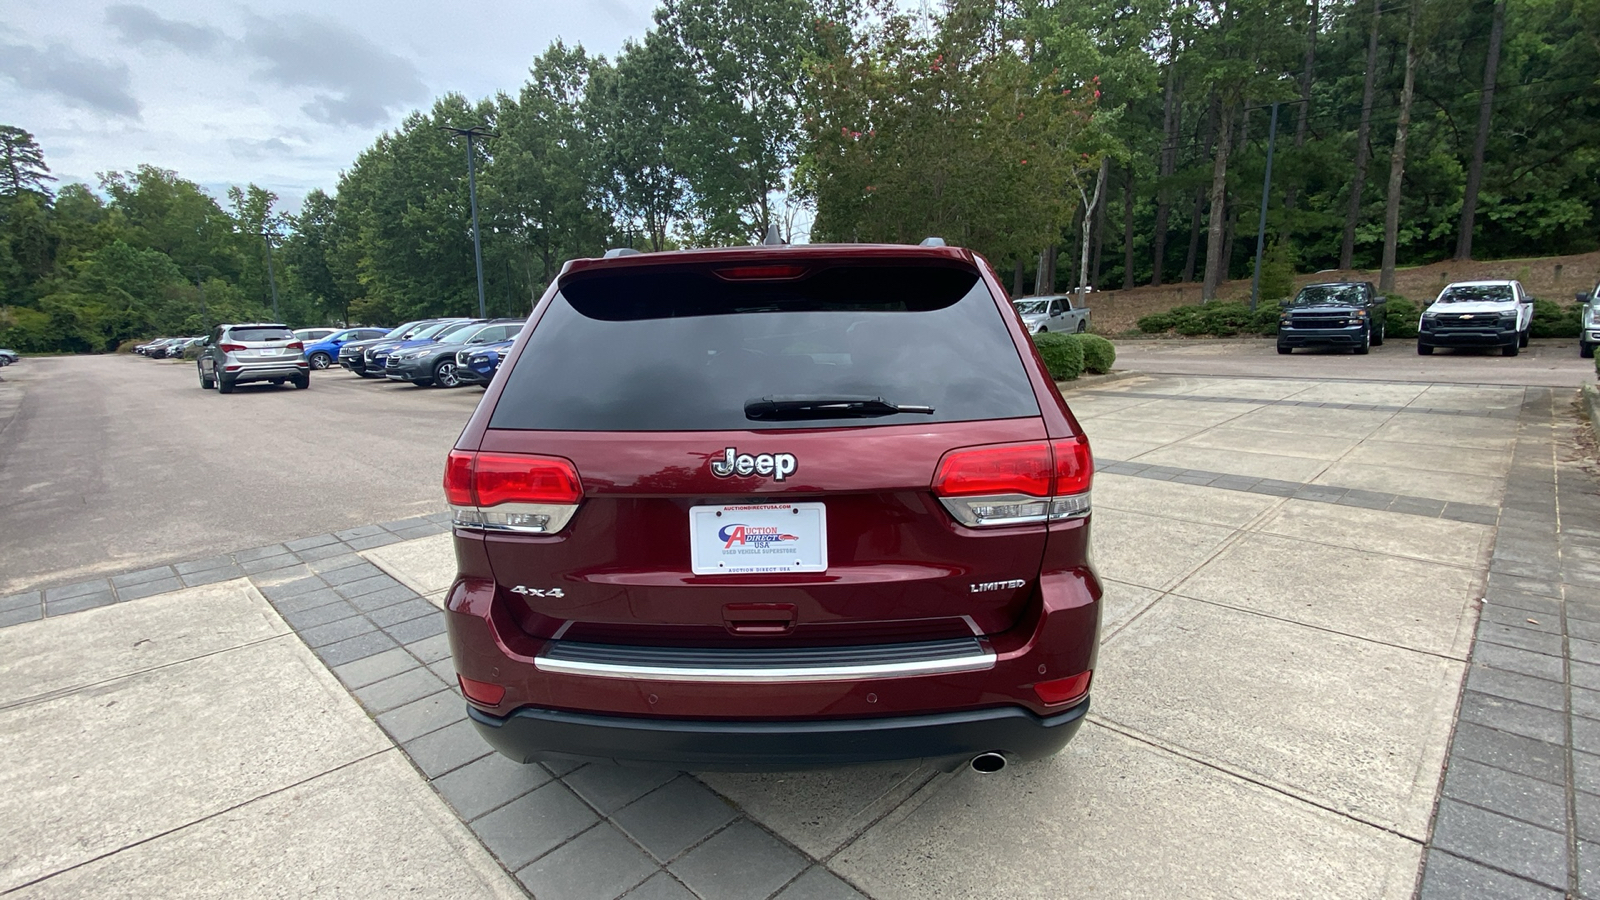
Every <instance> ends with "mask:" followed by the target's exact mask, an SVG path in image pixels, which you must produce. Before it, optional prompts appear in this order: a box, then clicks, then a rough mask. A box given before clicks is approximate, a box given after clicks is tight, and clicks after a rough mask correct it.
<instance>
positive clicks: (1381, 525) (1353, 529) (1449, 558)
mask: <svg viewBox="0 0 1600 900" xmlns="http://www.w3.org/2000/svg"><path fill="white" fill-rule="evenodd" d="M1259 530H1260V531H1263V532H1265V533H1267V534H1275V535H1278V536H1280V537H1287V538H1295V539H1297V540H1302V541H1315V542H1318V543H1323V544H1333V545H1335V546H1339V547H1347V548H1349V549H1351V550H1360V551H1370V552H1375V553H1387V554H1389V555H1392V556H1406V557H1412V558H1416V559H1424V560H1428V561H1431V562H1440V563H1446V564H1449V565H1453V566H1474V567H1475V566H1480V565H1482V564H1483V563H1484V562H1485V561H1486V560H1487V558H1488V555H1489V548H1490V546H1491V545H1492V544H1493V542H1494V529H1493V528H1488V527H1485V526H1482V525H1470V524H1467V523H1463V522H1447V521H1444V520H1423V521H1418V520H1417V518H1416V517H1415V516H1406V515H1403V514H1400V513H1394V512H1382V511H1378V510H1375V509H1366V508H1352V507H1348V506H1330V505H1328V504H1326V503H1308V502H1306V501H1304V500H1289V501H1288V502H1286V503H1284V504H1283V505H1282V506H1281V507H1279V508H1278V509H1277V510H1276V511H1275V512H1274V513H1273V514H1272V515H1271V517H1270V518H1268V519H1267V520H1266V521H1265V522H1263V523H1262V524H1261V525H1260V528H1259Z"/></svg>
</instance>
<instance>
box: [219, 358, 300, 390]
mask: <svg viewBox="0 0 1600 900" xmlns="http://www.w3.org/2000/svg"><path fill="white" fill-rule="evenodd" d="M310 374H311V364H310V363H308V362H306V361H305V360H304V359H299V360H285V361H283V362H270V363H256V364H252V365H243V366H239V367H238V368H234V367H233V366H224V367H223V370H222V377H223V378H226V379H228V380H229V381H231V382H233V383H234V384H244V383H245V382H249V381H268V380H270V379H273V378H284V379H288V378H299V377H300V376H302V375H310Z"/></svg>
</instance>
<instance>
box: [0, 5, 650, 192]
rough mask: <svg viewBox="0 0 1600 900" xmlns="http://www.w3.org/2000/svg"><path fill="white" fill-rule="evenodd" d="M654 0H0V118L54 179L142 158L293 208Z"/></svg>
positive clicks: (612, 29)
mask: <svg viewBox="0 0 1600 900" xmlns="http://www.w3.org/2000/svg"><path fill="white" fill-rule="evenodd" d="M654 5H655V0H525V2H521V3H518V2H514V0H454V2H433V3H425V2H418V0H334V2H331V3H329V2H306V0H279V2H273V3H266V2H263V0H243V2H226V0H224V2H221V3H209V2H203V0H145V2H127V3H90V2H81V0H51V2H40V0H0V124H5V125H15V126H18V127H20V128H23V129H26V130H27V131H30V132H32V133H33V135H34V137H35V139H37V140H38V142H39V145H40V147H41V148H42V149H43V151H44V157H45V162H46V164H48V165H49V166H50V169H51V171H52V173H53V174H55V175H56V177H57V178H59V179H60V180H61V182H60V183H61V184H66V183H68V182H73V181H82V182H86V183H88V184H90V185H94V184H95V183H96V178H95V176H96V173H99V172H106V171H126V170H129V169H133V168H135V167H136V166H139V165H141V164H145V163H148V164H151V165H155V166H159V167H161V168H164V169H172V170H175V171H176V172H177V173H178V174H179V175H180V176H181V177H183V178H187V179H189V180H191V181H195V182H198V183H199V184H201V185H202V186H203V187H205V188H206V189H207V190H208V191H209V192H210V193H212V194H213V195H214V196H216V197H218V198H219V199H221V198H222V197H223V196H224V195H225V192H226V191H227V188H228V186H230V185H241V186H242V185H245V184H248V183H251V182H253V183H255V184H258V185H261V186H262V187H264V188H267V189H268V190H271V191H274V192H276V193H277V194H278V195H279V198H280V200H281V202H280V205H279V208H280V209H282V210H285V211H294V210H296V209H298V207H299V204H300V200H301V199H302V198H303V197H304V196H305V194H306V192H307V191H309V190H311V189H312V188H319V187H320V188H322V189H324V190H326V191H328V192H329V193H332V192H333V189H334V188H335V187H336V186H337V183H338V178H339V172H340V171H341V170H342V169H344V168H346V167H347V166H349V164H350V163H351V162H352V161H353V160H354V159H355V157H356V155H357V154H358V153H360V152H361V150H363V149H364V148H366V147H367V146H368V145H370V144H371V143H372V141H373V140H374V139H375V138H376V137H377V136H378V135H379V134H381V133H382V132H383V131H385V130H387V129H390V128H393V127H394V126H395V125H397V124H398V123H399V122H400V120H401V119H402V118H404V117H405V115H406V114H407V113H408V112H410V111H411V110H414V109H419V108H426V107H427V106H428V105H430V104H431V103H432V102H433V99H434V98H436V97H438V96H440V95H442V94H445V93H449V92H451V91H455V92H458V93H461V94H464V95H466V96H467V97H468V98H469V99H473V100H477V99H480V98H482V97H487V96H491V95H493V94H494V93H496V92H497V91H502V90H503V91H507V92H511V93H515V92H516V91H517V90H518V89H519V88H520V86H521V85H522V83H523V82H524V81H525V80H526V78H527V73H528V67H529V65H530V64H531V63H532V61H533V59H534V57H536V56H538V55H539V54H540V53H542V52H543V51H544V50H545V48H546V47H548V46H549V45H550V43H551V42H552V41H554V40H556V39H558V38H559V39H561V40H564V41H566V42H567V43H568V44H582V45H583V46H584V47H586V48H588V49H589V50H590V51H591V52H594V53H601V54H605V55H606V56H608V57H614V56H615V54H616V53H617V51H618V50H619V49H621V47H622V45H623V42H624V41H625V40H626V39H628V38H630V37H631V38H635V39H638V38H640V37H642V36H643V34H644V32H645V30H646V29H647V28H649V26H650V13H651V10H652V9H653V8H654Z"/></svg>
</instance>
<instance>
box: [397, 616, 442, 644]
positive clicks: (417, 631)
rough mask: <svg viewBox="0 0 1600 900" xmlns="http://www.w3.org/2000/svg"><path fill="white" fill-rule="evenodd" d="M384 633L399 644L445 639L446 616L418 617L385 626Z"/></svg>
mask: <svg viewBox="0 0 1600 900" xmlns="http://www.w3.org/2000/svg"><path fill="white" fill-rule="evenodd" d="M383 630H384V631H386V632H388V633H389V636H390V637H392V638H394V639H395V641H396V642H397V643H401V644H406V645H410V644H414V643H416V642H417V641H423V640H427V639H428V638H432V637H443V636H444V633H445V624H444V616H443V615H442V614H439V613H435V614H434V615H431V616H418V617H417V618H414V619H407V620H405V621H404V622H396V623H394V624H393V625H387V626H384V629H383Z"/></svg>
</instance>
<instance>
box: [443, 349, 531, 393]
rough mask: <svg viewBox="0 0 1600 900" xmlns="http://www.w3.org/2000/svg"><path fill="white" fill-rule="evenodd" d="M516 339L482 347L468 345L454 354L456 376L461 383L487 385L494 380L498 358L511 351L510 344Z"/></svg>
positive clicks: (498, 366) (498, 365) (497, 368)
mask: <svg viewBox="0 0 1600 900" xmlns="http://www.w3.org/2000/svg"><path fill="white" fill-rule="evenodd" d="M515 343H516V340H515V339H512V340H509V341H500V342H499V343H495V344H487V345H485V346H482V347H468V348H466V349H464V350H462V351H460V352H459V353H457V354H456V378H457V379H459V380H460V381H461V383H462V384H481V385H483V386H484V387H488V386H489V382H491V381H493V380H494V373H495V372H496V371H497V370H499V368H500V360H501V359H503V358H504V357H505V355H506V354H507V353H509V352H510V351H511V345H512V344H515Z"/></svg>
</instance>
